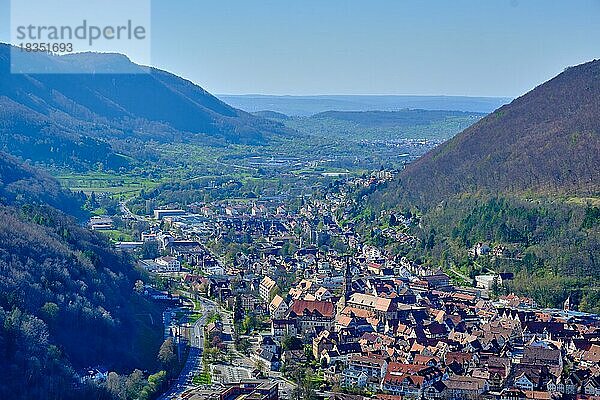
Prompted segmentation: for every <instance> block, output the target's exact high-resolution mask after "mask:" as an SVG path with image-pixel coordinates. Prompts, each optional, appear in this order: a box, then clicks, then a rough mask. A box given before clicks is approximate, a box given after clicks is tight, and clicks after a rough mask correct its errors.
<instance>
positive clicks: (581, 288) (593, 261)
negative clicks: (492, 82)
mask: <svg viewBox="0 0 600 400" xmlns="http://www.w3.org/2000/svg"><path fill="white" fill-rule="evenodd" d="M599 165H600V61H592V62H589V63H586V64H583V65H579V66H576V67H572V68H569V69H567V70H565V71H564V72H563V73H562V74H560V75H558V76H557V77H556V78H554V79H552V80H550V81H548V82H546V83H544V84H543V85H541V86H539V87H537V88H535V89H534V90H532V91H531V92H529V93H527V94H526V95H524V96H522V97H520V98H518V99H516V100H514V101H513V102H512V103H511V104H509V105H506V106H503V107H501V108H500V109H498V110H497V111H495V112H494V113H492V114H490V115H489V116H487V117H485V118H483V119H482V120H481V121H479V122H478V123H476V124H474V125H473V126H472V127H470V128H468V129H466V130H465V131H463V132H462V133H460V134H458V135H457V136H456V137H455V138H453V139H451V140H449V141H447V142H446V143H444V144H442V145H440V146H438V147H437V148H435V149H434V150H432V151H430V152H428V153H427V154H426V155H425V156H423V157H422V158H420V159H418V160H417V161H416V162H414V163H412V164H410V165H409V166H407V167H406V169H405V170H404V171H403V172H401V173H400V174H399V177H398V179H396V180H395V181H393V182H391V183H389V184H388V185H387V186H386V187H385V188H383V189H381V190H378V191H376V192H375V193H373V194H372V195H371V196H370V198H369V200H368V202H367V205H366V210H367V211H369V212H367V213H365V212H363V214H364V215H371V216H375V215H378V214H377V211H380V210H400V211H403V212H407V211H409V210H410V211H411V212H413V213H416V214H419V215H420V218H419V223H418V224H417V225H415V226H413V227H412V228H411V231H412V233H413V234H415V235H416V236H417V237H418V238H419V241H418V245H417V246H415V247H413V248H400V249H398V250H399V251H400V252H404V253H406V254H409V255H410V256H412V257H413V258H415V259H421V260H422V261H423V262H428V263H432V264H438V265H442V266H444V267H446V268H447V269H448V271H449V272H452V271H459V272H461V273H462V274H463V276H464V274H468V275H471V277H473V276H474V275H476V274H478V273H482V272H486V271H487V269H486V268H490V269H491V270H493V271H502V270H510V271H513V272H516V273H517V275H516V276H517V279H516V280H515V281H514V282H512V283H510V284H508V285H509V286H508V287H506V288H502V290H516V291H518V292H519V293H525V294H529V295H532V296H534V297H535V298H536V300H538V301H539V302H540V304H542V305H548V306H549V305H552V306H559V305H560V303H561V301H564V300H565V299H566V298H567V297H568V296H569V295H573V299H574V301H576V302H579V303H580V305H581V306H582V308H584V309H586V310H594V311H598V310H600V294H599V293H600V292H598V290H597V285H598V283H599V281H598V276H599V275H600V207H599V206H600V201H599V197H598V196H599V194H600V168H599V167H598V166H599ZM396 212H397V211H396ZM374 218H375V217H373V218H371V219H374ZM380 223H385V221H380ZM376 239H377V240H379V241H380V243H382V244H383V243H384V242H385V240H383V239H382V238H376ZM479 242H484V243H488V244H490V245H491V246H492V247H498V248H502V247H504V248H507V249H508V251H509V254H510V256H509V257H503V256H500V257H487V258H486V257H483V258H481V257H480V258H478V259H474V258H473V257H471V256H469V249H471V248H472V247H473V246H474V245H475V244H477V243H479ZM387 244H388V245H390V246H395V245H394V244H393V243H387ZM396 247H397V246H396ZM401 247H402V246H401ZM454 276H457V275H454Z"/></svg>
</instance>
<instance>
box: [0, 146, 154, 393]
mask: <svg viewBox="0 0 600 400" xmlns="http://www.w3.org/2000/svg"><path fill="white" fill-rule="evenodd" d="M75 204H77V200H76V199H72V198H70V197H69V195H68V194H67V193H65V192H63V191H62V190H61V189H60V187H59V186H58V184H57V183H56V182H55V181H53V180H52V179H51V178H48V177H46V176H44V175H42V174H39V173H38V172H36V171H35V170H33V169H31V168H30V167H26V166H24V165H21V164H19V163H18V162H17V161H15V160H14V159H12V158H10V157H7V156H6V155H4V154H2V153H0V220H1V221H2V223H0V370H2V379H0V398H3V399H4V398H6V399H8V398H10V399H33V398H36V399H68V398H80V397H81V396H82V393H81V392H76V391H75V389H74V384H75V383H76V380H75V379H76V378H75V376H74V372H75V371H76V370H78V369H80V368H85V367H90V366H95V365H105V366H107V367H112V368H115V369H117V370H119V369H120V368H125V369H129V368H133V367H138V368H141V369H143V368H147V367H150V368H151V367H153V365H151V364H150V365H148V364H147V362H148V360H147V359H144V353H143V352H141V351H139V348H137V344H136V339H137V338H138V337H139V335H140V333H141V332H142V331H143V330H146V329H150V330H155V331H156V332H157V335H156V336H157V339H158V340H159V341H160V339H161V332H162V330H161V327H160V326H158V325H157V326H154V327H151V326H149V325H150V320H149V318H146V319H147V320H148V321H147V322H145V321H144V320H143V319H139V318H138V314H139V313H140V312H144V313H146V315H148V314H147V313H148V312H152V310H151V307H149V305H148V304H146V303H145V301H144V300H143V299H142V298H141V297H139V296H137V295H135V294H134V292H133V286H134V281H135V279H137V273H136V272H135V271H134V269H133V266H132V264H131V262H130V261H129V260H128V259H126V258H124V257H123V256H122V255H119V254H117V253H115V252H113V251H112V250H111V248H110V246H109V244H108V242H107V241H106V239H104V238H103V237H101V236H99V235H97V234H95V233H93V232H91V231H88V230H87V229H85V228H83V227H81V224H80V223H78V221H77V220H76V219H75V218H73V217H72V216H69V215H66V214H65V213H63V212H62V211H60V210H58V209H57V208H54V207H52V205H54V206H56V207H61V208H63V209H65V210H69V211H70V210H72V209H73V205H75ZM158 343H160V342H158Z"/></svg>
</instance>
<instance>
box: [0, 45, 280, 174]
mask: <svg viewBox="0 0 600 400" xmlns="http://www.w3.org/2000/svg"><path fill="white" fill-rule="evenodd" d="M10 53H11V51H10V47H9V46H8V45H5V44H0V134H1V137H0V149H2V150H5V151H7V152H10V153H12V154H15V155H18V156H20V157H22V158H24V159H31V160H33V161H41V162H46V163H55V164H59V165H69V166H74V167H80V168H84V167H85V166H86V165H90V164H94V163H98V162H101V163H104V164H106V165H107V166H109V167H112V168H118V167H120V166H123V165H127V164H128V163H130V162H131V159H130V158H128V157H127V156H125V155H132V154H125V155H124V154H123V153H128V151H129V152H130V153H135V150H136V145H135V144H132V142H133V143H135V142H136V141H139V142H143V141H148V140H154V141H158V142H167V141H168V142H177V141H180V142H185V141H195V142H198V143H206V144H218V143H244V144H262V143H265V142H266V141H267V140H268V137H269V135H272V134H278V133H281V132H282V127H281V126H280V125H279V124H277V123H275V122H272V121H266V120H264V119H262V118H259V117H256V116H253V115H251V114H248V113H246V112H244V111H240V110H237V109H235V108H233V107H230V106H229V105H227V104H225V103H223V102H222V101H220V100H219V99H217V98H216V97H214V96H212V95H211V94H209V93H208V92H206V91H205V90H204V89H202V88H201V87H199V86H197V85H195V84H194V83H192V82H190V81H187V80H185V79H182V78H180V77H178V76H176V75H173V74H170V73H168V72H165V71H162V70H159V69H155V68H146V67H141V66H138V65H136V64H134V63H132V62H131V61H129V60H128V59H127V58H126V57H125V56H122V55H117V54H95V53H85V54H75V55H69V56H62V57H58V56H48V55H45V54H44V55H41V54H37V55H31V56H30V57H31V63H36V65H38V67H39V69H41V70H44V69H47V70H50V71H60V70H61V68H63V64H65V63H66V64H69V63H71V64H72V63H78V64H80V65H83V66H85V68H86V69H89V70H90V71H93V70H95V69H96V68H100V67H101V68H102V70H103V71H107V70H108V71H110V70H111V65H112V64H114V65H115V70H119V71H123V70H124V69H125V70H127V68H129V69H130V70H131V72H132V73H131V74H110V73H108V74H107V73H103V74H94V73H90V74H79V75H76V74H11V73H10ZM140 71H142V72H144V73H139V72H140ZM134 72H135V73H134Z"/></svg>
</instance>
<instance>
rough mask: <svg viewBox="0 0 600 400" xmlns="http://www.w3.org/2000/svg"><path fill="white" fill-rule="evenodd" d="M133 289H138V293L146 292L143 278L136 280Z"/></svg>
mask: <svg viewBox="0 0 600 400" xmlns="http://www.w3.org/2000/svg"><path fill="white" fill-rule="evenodd" d="M133 290H135V291H136V293H138V294H142V293H144V282H143V281H141V280H139V279H138V280H137V281H135V285H134V286H133Z"/></svg>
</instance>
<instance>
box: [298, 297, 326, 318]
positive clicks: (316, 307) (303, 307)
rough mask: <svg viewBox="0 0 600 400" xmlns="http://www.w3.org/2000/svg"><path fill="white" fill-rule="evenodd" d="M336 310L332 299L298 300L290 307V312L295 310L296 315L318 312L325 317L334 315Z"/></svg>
mask: <svg viewBox="0 0 600 400" xmlns="http://www.w3.org/2000/svg"><path fill="white" fill-rule="evenodd" d="M334 311H335V310H334V306H333V303H332V302H330V301H317V300H296V301H294V303H293V304H292V306H291V307H290V312H294V313H295V314H296V315H303V314H304V313H305V312H308V313H311V314H314V313H315V312H318V313H319V314H321V315H322V316H323V317H333V315H334Z"/></svg>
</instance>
